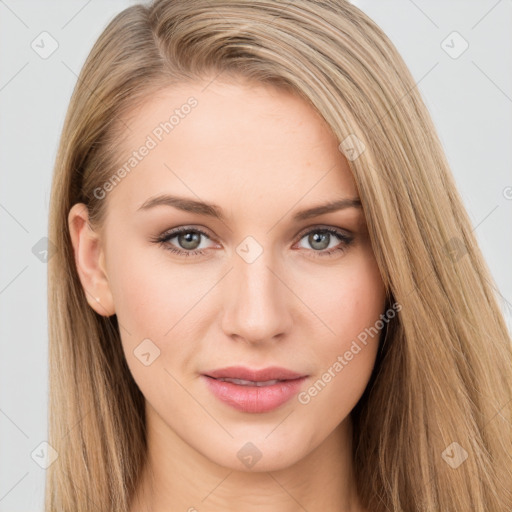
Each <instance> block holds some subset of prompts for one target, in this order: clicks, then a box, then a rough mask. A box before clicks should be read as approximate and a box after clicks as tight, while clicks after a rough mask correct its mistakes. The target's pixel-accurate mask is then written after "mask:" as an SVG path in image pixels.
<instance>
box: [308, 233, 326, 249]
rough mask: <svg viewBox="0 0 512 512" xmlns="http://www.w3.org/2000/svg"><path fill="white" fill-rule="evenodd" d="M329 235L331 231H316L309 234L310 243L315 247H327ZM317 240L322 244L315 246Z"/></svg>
mask: <svg viewBox="0 0 512 512" xmlns="http://www.w3.org/2000/svg"><path fill="white" fill-rule="evenodd" d="M329 236H330V234H329V233H321V234H320V233H315V234H313V235H310V236H309V243H310V244H311V246H312V247H314V248H315V249H325V248H326V247H328V246H329ZM317 242H319V243H320V246H315V244H317Z"/></svg>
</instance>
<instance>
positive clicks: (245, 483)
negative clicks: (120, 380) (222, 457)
mask: <svg viewBox="0 0 512 512" xmlns="http://www.w3.org/2000/svg"><path fill="white" fill-rule="evenodd" d="M146 418H147V432H148V457H147V460H146V464H145V467H144V468H143V471H142V474H141V478H140V482H139V485H138V487H137V490H136V494H135V496H134V499H133V501H132V504H131V508H130V512H149V511H151V512H164V511H165V512H169V511H183V512H202V511H206V510H209V511H217V510H222V511H224V512H231V511H238V510H244V512H256V511H258V512H276V511H279V512H296V511H297V510H300V509H302V510H307V511H308V512H320V511H321V512H331V511H336V512H341V511H343V512H364V510H363V508H362V506H361V505H360V502H359V499H358V497H357V493H356V485H355V479H354V474H353V467H352V422H351V417H350V415H349V416H348V417H347V418H346V419H345V420H344V421H343V422H342V423H340V425H338V427H337V428H336V429H335V430H334V431H333V432H332V433H331V435H330V436H329V437H327V438H326V439H325V440H324V442H323V443H322V444H321V445H319V446H317V447H316V448H315V449H313V450H312V451H311V452H309V454H308V455H307V456H306V457H304V458H302V459H300V460H298V461H297V462H296V463H294V464H293V465H292V466H289V467H286V468H283V469H279V470H276V471H254V470H251V471H240V470H237V469H232V468H227V467H223V466H220V465H218V464H216V463H215V462H213V461H211V460H210V459H208V458H206V457H205V456H204V455H202V454H201V453H199V452H198V451H196V450H195V449H194V448H193V447H191V446H189V445H188V444H187V443H185V442H184V441H183V440H182V439H181V438H180V437H179V436H178V435H177V434H176V433H175V432H173V431H172V430H171V429H170V428H169V427H168V426H167V425H166V424H165V423H164V422H163V420H162V419H161V418H160V417H159V415H158V414H157V413H156V412H155V411H154V410H153V409H152V408H151V406H150V405H149V404H147V403H146Z"/></svg>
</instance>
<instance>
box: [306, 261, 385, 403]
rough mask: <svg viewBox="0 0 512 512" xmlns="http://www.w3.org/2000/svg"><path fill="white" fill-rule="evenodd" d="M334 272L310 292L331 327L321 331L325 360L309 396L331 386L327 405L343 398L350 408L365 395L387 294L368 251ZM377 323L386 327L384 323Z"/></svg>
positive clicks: (318, 351)
mask: <svg viewBox="0 0 512 512" xmlns="http://www.w3.org/2000/svg"><path fill="white" fill-rule="evenodd" d="M349 263H350V264H349ZM336 276H337V277H336V278H335V279H332V278H331V279H321V280H320V283H321V284H317V285H315V287H314V288H313V292H312V293H311V294H310V296H311V297H312V298H314V301H315V302H314V306H313V307H312V309H313V310H314V311H315V313H317V315H318V317H319V318H320V319H321V321H322V322H323V323H324V324H325V325H326V326H328V328H329V330H326V329H325V328H324V327H321V328H322V330H323V332H326V333H327V335H322V342H321V343H318V344H317V345H316V348H315V352H316V355H317V357H318V360H319V362H320V363H321V370H320V373H319V375H317V378H319V380H320V382H319V381H318V380H317V381H316V382H317V384H316V385H315V386H314V387H315V389H311V388H310V391H311V393H310V395H311V396H316V394H317V393H319V392H320V391H322V390H323V389H324V387H325V388H329V389H328V391H327V392H326V393H325V395H324V398H325V401H324V402H323V403H324V404H326V405H328V404H329V403H331V404H332V401H333V400H335V401H336V403H339V402H340V400H341V401H344V402H346V404H345V406H346V409H347V410H349V409H351V408H352V407H353V406H354V405H355V403H356V402H357V400H358V399H359V397H360V396H361V394H362V392H363V391H364V388H365V387H366V384H367V382H368V379H369V378H370V375H371V372H372V370H373V366H374V363H375V357H376V354H377V350H378V346H379V339H380V333H381V330H382V329H377V328H376V324H377V322H378V320H379V319H380V318H381V314H382V313H384V308H385V298H386V295H385V289H384V286H383V283H382V279H381V276H380V273H379V271H378V267H377V265H376V263H375V260H374V258H373V255H372V254H370V253H369V252H365V253H364V254H363V255H361V254H358V255H357V256H356V255H354V258H353V259H351V260H350V261H349V260H348V259H347V261H346V264H345V265H344V267H343V269H341V270H340V271H339V272H338V273H336ZM316 283H318V281H316ZM378 325H379V326H381V327H382V323H381V322H379V323H378ZM312 384H314V382H313V383H312ZM328 397H329V398H328ZM305 400H307V397H305ZM343 410H345V407H344V408H343Z"/></svg>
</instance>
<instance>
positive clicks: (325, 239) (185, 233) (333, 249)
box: [151, 226, 353, 257]
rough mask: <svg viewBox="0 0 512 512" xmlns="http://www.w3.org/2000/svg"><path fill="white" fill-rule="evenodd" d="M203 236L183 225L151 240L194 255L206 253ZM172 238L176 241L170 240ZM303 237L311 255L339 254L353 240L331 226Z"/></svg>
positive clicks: (165, 246)
mask: <svg viewBox="0 0 512 512" xmlns="http://www.w3.org/2000/svg"><path fill="white" fill-rule="evenodd" d="M203 237H205V238H207V239H208V240H210V236H209V235H208V234H207V233H206V232H204V231H202V230H200V229H198V228H190V227H186V226H184V227H180V228H176V229H173V230H171V231H166V232H164V233H163V234H161V235H159V236H158V237H156V238H153V239H152V240H151V241H152V242H154V243H157V244H159V245H161V246H163V247H164V249H166V250H168V251H171V252H172V253H175V254H178V255H180V256H196V255H203V254H206V252H207V251H206V249H208V248H209V247H208V246H206V247H204V246H203V247H201V243H202V240H201V239H202V238H203ZM336 238H337V239H338V243H337V244H336V243H334V244H333V243H332V242H336ZM174 239H176V241H175V242H172V240H174ZM303 239H305V240H306V243H308V244H309V245H310V246H311V247H312V249H311V250H309V251H308V252H310V253H312V255H313V257H317V256H318V257H326V256H333V255H335V254H340V253H341V252H342V251H345V250H347V248H348V246H349V245H350V244H351V243H352V241H353V238H352V237H350V236H348V235H346V234H345V233H344V232H343V231H341V230H339V229H336V228H331V227H316V228H315V229H310V230H309V231H307V232H305V233H303V234H302V235H301V237H300V240H299V242H300V241H301V240H303ZM326 249H328V250H326Z"/></svg>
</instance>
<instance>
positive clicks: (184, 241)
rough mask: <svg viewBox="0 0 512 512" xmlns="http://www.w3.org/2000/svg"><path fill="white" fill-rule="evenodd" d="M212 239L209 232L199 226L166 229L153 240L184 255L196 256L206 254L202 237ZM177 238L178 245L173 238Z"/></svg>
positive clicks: (169, 249)
mask: <svg viewBox="0 0 512 512" xmlns="http://www.w3.org/2000/svg"><path fill="white" fill-rule="evenodd" d="M202 237H206V238H208V239H210V237H209V236H208V234H207V233H205V232H204V231H201V230H200V229H197V228H188V227H181V228H177V229H173V230H172V231H166V232H165V233H163V234H162V235H160V236H158V237H157V238H155V239H153V240H152V242H155V243H158V244H160V245H162V246H163V247H164V248H165V249H166V250H168V251H171V252H173V253H176V254H179V255H182V256H195V255H201V254H205V251H204V249H206V247H201V238H202ZM173 239H176V245H175V244H173V243H171V240H173Z"/></svg>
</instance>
